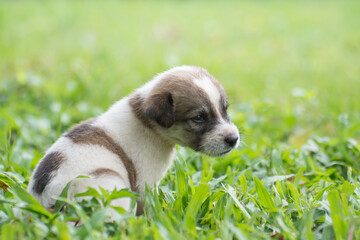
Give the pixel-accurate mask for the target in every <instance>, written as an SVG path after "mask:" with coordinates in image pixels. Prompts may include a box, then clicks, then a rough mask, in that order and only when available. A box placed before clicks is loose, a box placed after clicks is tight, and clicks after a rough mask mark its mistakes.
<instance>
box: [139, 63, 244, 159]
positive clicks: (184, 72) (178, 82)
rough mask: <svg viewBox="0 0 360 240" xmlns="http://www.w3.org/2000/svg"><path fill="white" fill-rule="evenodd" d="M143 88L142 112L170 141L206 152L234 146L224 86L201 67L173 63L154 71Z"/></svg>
mask: <svg viewBox="0 0 360 240" xmlns="http://www.w3.org/2000/svg"><path fill="white" fill-rule="evenodd" d="M146 88H148V89H149V90H148V92H147V93H146V96H144V100H143V102H142V105H143V106H142V109H143V112H144V115H145V116H146V117H147V118H148V119H149V120H150V121H151V122H152V124H153V125H154V126H155V127H156V129H157V130H158V131H159V132H160V133H161V134H162V135H163V136H164V137H166V138H167V139H169V140H170V141H172V142H173V143H176V144H180V145H183V146H187V147H190V148H192V149H194V150H196V151H200V152H203V153H205V154H207V155H210V156H221V155H224V154H226V153H229V152H230V151H231V150H232V149H233V148H235V147H237V146H238V144H239V140H240V135H239V132H238V129H237V128H236V126H235V125H234V124H233V123H232V122H231V121H230V120H229V117H228V115H227V113H226V110H227V107H228V103H227V100H226V94H225V91H224V88H223V87H222V86H221V84H220V83H219V82H218V81H217V80H216V79H215V78H214V77H213V76H211V75H210V74H209V73H208V72H207V71H206V70H205V69H203V68H200V67H194V66H182V67H176V68H173V69H170V70H168V71H166V72H164V73H162V74H160V75H158V76H157V77H156V78H155V79H154V80H153V83H152V86H148V87H146Z"/></svg>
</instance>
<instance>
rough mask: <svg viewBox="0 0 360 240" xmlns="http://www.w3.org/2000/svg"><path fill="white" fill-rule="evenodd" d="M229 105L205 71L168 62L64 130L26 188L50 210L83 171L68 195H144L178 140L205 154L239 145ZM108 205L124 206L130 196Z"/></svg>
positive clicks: (163, 169)
mask: <svg viewBox="0 0 360 240" xmlns="http://www.w3.org/2000/svg"><path fill="white" fill-rule="evenodd" d="M227 107H228V105H227V101H226V95H225V91H224V89H223V87H222V86H221V84H220V83H219V82H218V81H217V80H216V79H215V78H214V77H213V76H212V75H210V74H209V73H208V72H207V71H206V70H205V69H203V68H200V67H195V66H181V67H175V68H172V69H170V70H168V71H166V72H163V73H161V74H159V75H158V76H156V77H155V78H154V79H153V80H151V81H150V82H148V83H147V84H145V85H144V86H142V87H141V88H139V89H137V90H136V91H135V92H134V93H133V94H131V95H130V96H128V97H125V98H123V99H121V100H120V101H118V102H116V103H115V104H114V105H113V106H112V107H111V108H110V109H109V110H108V111H107V112H105V113H104V114H102V115H100V116H99V117H97V118H94V119H90V120H88V121H85V122H82V123H80V124H78V125H76V126H75V127H73V128H72V129H70V131H68V132H67V133H65V134H64V135H62V136H61V137H60V138H59V139H58V140H57V141H56V142H55V143H54V144H53V145H52V146H51V147H50V149H49V150H48V151H47V153H46V155H45V156H44V157H43V158H42V159H41V160H40V162H39V164H38V165H37V167H36V169H35V171H34V173H33V175H32V177H31V179H30V183H29V192H30V193H31V194H32V195H33V196H34V197H35V198H36V199H38V200H39V201H40V203H41V204H42V205H44V206H45V207H46V208H49V207H52V206H53V205H54V203H55V201H56V198H57V197H58V196H59V195H60V193H61V192H62V190H63V188H64V187H65V185H66V184H67V183H68V182H69V181H70V180H73V179H74V178H76V177H77V176H79V175H87V176H89V177H90V178H80V179H79V178H78V179H75V180H74V181H73V182H72V184H71V186H70V188H69V196H73V195H75V194H76V193H79V192H84V191H86V190H87V188H88V187H89V186H90V187H93V188H97V187H99V186H101V187H103V188H105V189H108V190H113V189H114V188H117V189H123V188H129V189H131V190H133V191H136V192H139V193H140V194H144V192H145V183H147V184H148V185H149V186H153V185H154V183H156V184H158V183H159V182H160V180H161V179H162V178H163V177H164V175H165V174H166V172H167V170H168V169H169V167H170V165H171V162H172V160H173V158H174V152H175V151H174V150H175V144H180V145H182V146H186V147H190V148H192V149H194V150H195V151H199V152H202V153H205V154H207V155H210V156H221V155H224V154H227V153H229V152H230V151H231V150H232V149H233V148H235V147H237V146H238V144H239V140H240V139H239V138H240V135H239V132H238V129H237V128H236V127H235V125H234V124H233V123H231V122H230V120H229V117H228V115H227V113H226V110H227ZM112 204H114V205H117V206H121V207H123V208H124V209H126V210H129V208H130V199H128V198H124V199H118V200H115V201H114V202H113V203H112ZM139 210H140V209H139ZM138 212H141V211H138Z"/></svg>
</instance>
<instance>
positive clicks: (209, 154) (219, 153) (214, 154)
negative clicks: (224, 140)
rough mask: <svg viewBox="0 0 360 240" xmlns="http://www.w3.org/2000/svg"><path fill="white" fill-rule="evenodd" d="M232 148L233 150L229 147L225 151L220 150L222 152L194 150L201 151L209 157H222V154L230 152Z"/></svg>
mask: <svg viewBox="0 0 360 240" xmlns="http://www.w3.org/2000/svg"><path fill="white" fill-rule="evenodd" d="M232 150H234V149H233V148H230V149H227V150H226V151H222V152H215V151H206V150H205V149H197V150H196V151H198V152H202V153H204V154H206V155H208V156H211V157H222V156H225V155H227V154H228V153H230V152H231V151H232Z"/></svg>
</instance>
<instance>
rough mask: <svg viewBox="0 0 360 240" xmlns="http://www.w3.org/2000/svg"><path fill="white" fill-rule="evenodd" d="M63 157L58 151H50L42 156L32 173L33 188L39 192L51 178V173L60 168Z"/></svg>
mask: <svg viewBox="0 0 360 240" xmlns="http://www.w3.org/2000/svg"><path fill="white" fill-rule="evenodd" d="M64 161H65V157H64V156H63V155H62V154H61V153H60V152H51V153H48V154H46V155H45V156H44V158H43V159H42V160H41V162H40V163H39V166H38V167H37V168H36V171H35V173H34V186H33V190H34V191H35V192H37V193H38V194H41V193H42V192H43V191H44V189H45V187H46V185H47V184H48V183H49V182H50V180H51V178H52V173H53V172H54V171H56V170H58V169H59V168H60V165H61V164H62V163H63V162H64Z"/></svg>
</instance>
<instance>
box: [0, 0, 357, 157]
mask: <svg viewBox="0 0 360 240" xmlns="http://www.w3.org/2000/svg"><path fill="white" fill-rule="evenodd" d="M359 12H360V3H359V1H326V2H325V1H315V2H313V1H291V2H287V1H272V2H265V1H254V2H250V1H102V2H101V3H100V2H97V1H88V2H85V1H50V2H47V1H39V2H27V1H11V2H10V1H2V2H1V4H0V16H1V17H0V24H1V25H0V29H1V38H0V71H1V76H0V116H1V118H0V126H1V129H2V130H3V132H5V131H8V130H9V129H12V132H11V133H12V135H13V138H16V136H21V137H20V138H19V141H20V143H18V145H21V146H22V147H24V146H26V150H25V152H26V151H30V152H31V154H30V155H29V156H32V157H33V155H34V152H35V153H36V154H39V153H40V154H42V153H43V152H44V150H45V149H46V148H47V147H48V146H50V145H51V143H52V142H53V141H54V140H55V139H56V138H57V137H58V135H59V134H60V133H61V132H63V131H65V130H66V129H67V128H68V127H69V126H71V125H72V124H74V123H76V122H78V121H81V120H83V119H86V118H88V117H92V116H94V115H98V114H100V113H101V112H103V111H105V110H106V109H107V108H108V107H109V106H110V105H111V104H112V103H113V102H114V101H116V100H118V99H120V98H121V97H123V96H125V95H127V94H129V93H130V92H131V91H132V90H134V89H135V88H137V87H139V86H141V85H142V84H143V83H145V82H146V81H148V80H150V79H151V78H152V77H153V76H154V75H155V74H157V73H159V72H162V71H164V70H166V69H168V68H170V67H173V66H177V65H182V64H189V65H199V66H202V67H204V68H206V69H208V71H209V72H210V73H212V74H213V75H214V76H215V77H216V78H218V79H219V80H220V81H221V82H222V83H223V85H224V87H225V89H226V90H227V92H228V95H229V101H230V103H231V107H230V109H231V117H232V119H233V120H234V121H235V122H236V124H237V125H238V126H239V127H240V128H242V130H243V131H244V133H245V134H244V135H245V137H246V139H245V141H246V143H247V144H250V145H251V144H260V143H264V142H265V143H267V144H270V145H273V144H276V143H277V142H279V141H280V142H285V143H287V144H289V145H291V146H295V147H296V146H301V145H302V144H304V143H305V141H306V140H307V139H308V138H309V137H310V136H313V135H321V136H338V135H340V134H343V131H344V128H351V129H350V130H349V131H350V132H347V134H348V135H350V136H351V137H353V138H357V139H359V135H360V134H359V130H358V129H359V122H360V106H359V102H360V95H359V90H360V87H359V81H360V79H359V76H360V31H359V26H360V14H359ZM21 146H19V148H21ZM32 157H29V158H30V159H33V158H32ZM35 159H36V160H35V161H37V160H38V159H37V158H35ZM25 162H26V161H25Z"/></svg>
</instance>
